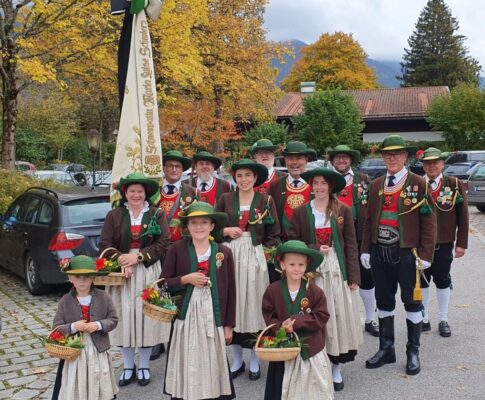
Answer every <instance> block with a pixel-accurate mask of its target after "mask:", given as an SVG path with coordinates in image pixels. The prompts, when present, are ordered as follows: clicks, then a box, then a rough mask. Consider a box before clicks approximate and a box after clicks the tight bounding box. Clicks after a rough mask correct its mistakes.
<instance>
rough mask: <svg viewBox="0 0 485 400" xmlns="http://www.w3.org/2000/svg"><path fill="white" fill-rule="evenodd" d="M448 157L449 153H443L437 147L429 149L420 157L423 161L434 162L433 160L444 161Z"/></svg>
mask: <svg viewBox="0 0 485 400" xmlns="http://www.w3.org/2000/svg"><path fill="white" fill-rule="evenodd" d="M446 157H448V154H447V153H442V152H441V150H439V149H437V148H436V147H429V148H427V149H426V150H425V151H424V153H423V154H422V155H421V157H419V159H420V160H421V161H432V160H444V159H445V158H446Z"/></svg>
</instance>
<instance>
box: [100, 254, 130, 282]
mask: <svg viewBox="0 0 485 400" xmlns="http://www.w3.org/2000/svg"><path fill="white" fill-rule="evenodd" d="M110 251H111V252H112V251H116V249H115V248H113V247H108V248H107V249H104V250H103V252H102V253H101V254H100V255H99V258H98V259H97V260H96V271H105V272H109V274H108V275H101V276H97V277H96V278H94V284H95V285H97V286H123V285H124V284H125V282H126V278H125V273H124V272H123V270H122V268H121V266H120V265H119V264H118V261H116V260H112V259H109V258H104V255H105V254H106V253H108V252H110Z"/></svg>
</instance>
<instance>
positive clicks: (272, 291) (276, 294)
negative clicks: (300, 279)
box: [263, 279, 329, 359]
mask: <svg viewBox="0 0 485 400" xmlns="http://www.w3.org/2000/svg"><path fill="white" fill-rule="evenodd" d="M283 280H284V279H283ZM304 282H305V281H304ZM288 296H289V293H288ZM296 300H297V299H295V301H296ZM290 301H291V298H290ZM306 302H308V303H306ZM302 303H303V305H302ZM293 304H295V303H293ZM295 306H296V308H297V309H298V310H299V311H298V312H296V313H289V312H288V308H287V303H286V301H285V297H284V294H283V286H282V281H277V282H273V283H272V284H270V285H269V286H268V287H267V289H266V291H265V293H264V296H263V318H264V320H265V322H266V325H271V324H275V327H274V328H271V330H270V331H271V332H270V333H271V334H272V335H275V334H276V331H277V330H278V329H279V328H280V327H281V324H282V323H283V321H285V320H286V319H288V318H290V317H291V318H292V319H295V323H294V324H293V328H294V329H295V331H296V332H297V333H298V336H299V337H300V339H301V340H302V341H303V343H304V348H303V349H302V357H303V358H304V359H306V358H308V357H313V356H314V355H315V354H318V353H319V352H320V351H322V350H323V349H324V347H325V325H326V323H327V321H328V318H329V313H328V309H327V300H326V298H325V294H324V293H323V290H322V289H320V288H319V287H318V286H317V285H315V284H314V283H313V282H310V284H309V285H308V289H307V290H306V293H305V295H304V297H303V299H302V301H300V304H295ZM302 308H303V309H302ZM300 312H301V314H300ZM305 353H307V354H305Z"/></svg>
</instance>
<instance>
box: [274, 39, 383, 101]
mask: <svg viewBox="0 0 485 400" xmlns="http://www.w3.org/2000/svg"><path fill="white" fill-rule="evenodd" d="M301 53H302V58H301V59H300V60H299V61H298V62H296V63H295V65H294V66H293V68H292V69H291V71H290V74H289V75H288V76H287V77H286V78H285V79H284V80H283V81H282V82H281V87H282V88H283V90H285V91H287V92H296V91H299V90H300V83H301V82H309V81H310V82H315V83H316V85H317V89H320V90H325V89H336V88H340V89H344V90H345V89H371V88H375V87H377V81H376V76H375V72H374V70H373V69H372V68H370V67H369V66H368V65H367V63H366V58H367V54H366V53H365V51H364V49H363V48H362V47H361V46H360V44H359V42H357V41H356V40H354V38H353V37H352V34H346V33H343V32H335V33H334V34H330V33H325V34H323V35H321V36H320V38H319V39H318V41H316V42H315V43H313V44H311V45H309V46H307V47H304V48H303V49H302V50H301Z"/></svg>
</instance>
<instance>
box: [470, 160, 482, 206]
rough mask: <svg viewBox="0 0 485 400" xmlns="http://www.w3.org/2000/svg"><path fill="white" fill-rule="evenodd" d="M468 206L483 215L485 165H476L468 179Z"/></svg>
mask: <svg viewBox="0 0 485 400" xmlns="http://www.w3.org/2000/svg"><path fill="white" fill-rule="evenodd" d="M468 204H469V205H473V206H476V207H477V208H478V210H479V211H480V212H482V213H485V164H479V165H477V166H476V168H475V170H474V171H473V173H472V174H471V175H470V177H469V178H468Z"/></svg>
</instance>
